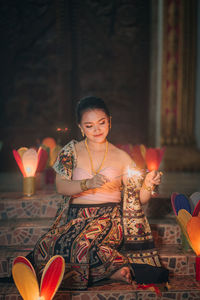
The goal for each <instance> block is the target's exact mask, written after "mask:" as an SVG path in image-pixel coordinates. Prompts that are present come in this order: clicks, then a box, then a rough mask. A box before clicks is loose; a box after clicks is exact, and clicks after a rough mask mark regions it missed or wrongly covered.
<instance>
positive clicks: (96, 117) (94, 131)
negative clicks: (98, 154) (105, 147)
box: [80, 109, 109, 143]
mask: <svg viewBox="0 0 200 300" xmlns="http://www.w3.org/2000/svg"><path fill="white" fill-rule="evenodd" d="M80 126H81V128H82V129H83V131H84V133H85V135H86V137H87V138H88V140H89V141H91V142H97V143H101V142H104V141H105V139H106V137H107V135H108V132H109V119H108V116H107V115H106V113H105V112H104V111H103V110H101V109H92V110H87V111H85V112H84V113H83V115H82V118H81V123H80Z"/></svg>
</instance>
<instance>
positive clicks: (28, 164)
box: [22, 148, 38, 177]
mask: <svg viewBox="0 0 200 300" xmlns="http://www.w3.org/2000/svg"><path fill="white" fill-rule="evenodd" d="M37 160H38V156H37V152H36V150H35V149H33V148H31V149H28V150H27V151H26V152H25V153H24V154H23V156H22V163H23V166H24V169H25V172H26V176H27V177H31V176H35V173H36V168H37Z"/></svg>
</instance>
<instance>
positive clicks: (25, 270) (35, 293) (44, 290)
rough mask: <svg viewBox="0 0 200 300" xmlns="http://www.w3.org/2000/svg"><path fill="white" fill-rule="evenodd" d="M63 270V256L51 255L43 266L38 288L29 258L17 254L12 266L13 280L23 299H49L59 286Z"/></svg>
mask: <svg viewBox="0 0 200 300" xmlns="http://www.w3.org/2000/svg"><path fill="white" fill-rule="evenodd" d="M64 271H65V261H64V258H63V257H62V256H60V255H55V256H53V257H52V258H51V259H50V260H49V261H48V262H47V264H46V266H45V268H44V271H43V274H42V278H41V284H40V289H39V284H38V280H37V277H36V273H35V270H34V268H33V266H32V264H31V263H30V262H29V260H27V259H26V258H25V257H23V256H18V257H17V258H16V259H15V260H14V262H13V267H12V275H13V279H14V282H15V284H16V286H17V288H18V290H19V293H20V294H21V296H22V298H23V299H24V300H39V299H41V300H51V299H52V298H53V297H54V295H55V293H56V291H57V289H58V288H59V285H60V283H61V281H62V278H63V275H64Z"/></svg>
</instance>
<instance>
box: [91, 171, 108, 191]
mask: <svg viewBox="0 0 200 300" xmlns="http://www.w3.org/2000/svg"><path fill="white" fill-rule="evenodd" d="M108 181H109V180H108V178H106V176H104V175H102V174H96V175H95V176H94V177H92V178H91V179H87V183H86V185H87V187H88V189H96V188H100V187H102V186H103V185H104V184H105V183H106V182H108Z"/></svg>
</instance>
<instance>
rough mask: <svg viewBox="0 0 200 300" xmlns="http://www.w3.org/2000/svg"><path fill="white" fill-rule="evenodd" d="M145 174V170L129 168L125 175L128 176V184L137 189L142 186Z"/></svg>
mask: <svg viewBox="0 0 200 300" xmlns="http://www.w3.org/2000/svg"><path fill="white" fill-rule="evenodd" d="M143 174H144V170H142V169H138V168H136V167H129V166H128V167H127V171H126V173H125V174H124V175H126V177H127V181H128V183H130V184H131V185H134V186H135V187H136V188H137V187H139V186H140V185H141V181H142V179H143Z"/></svg>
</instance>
